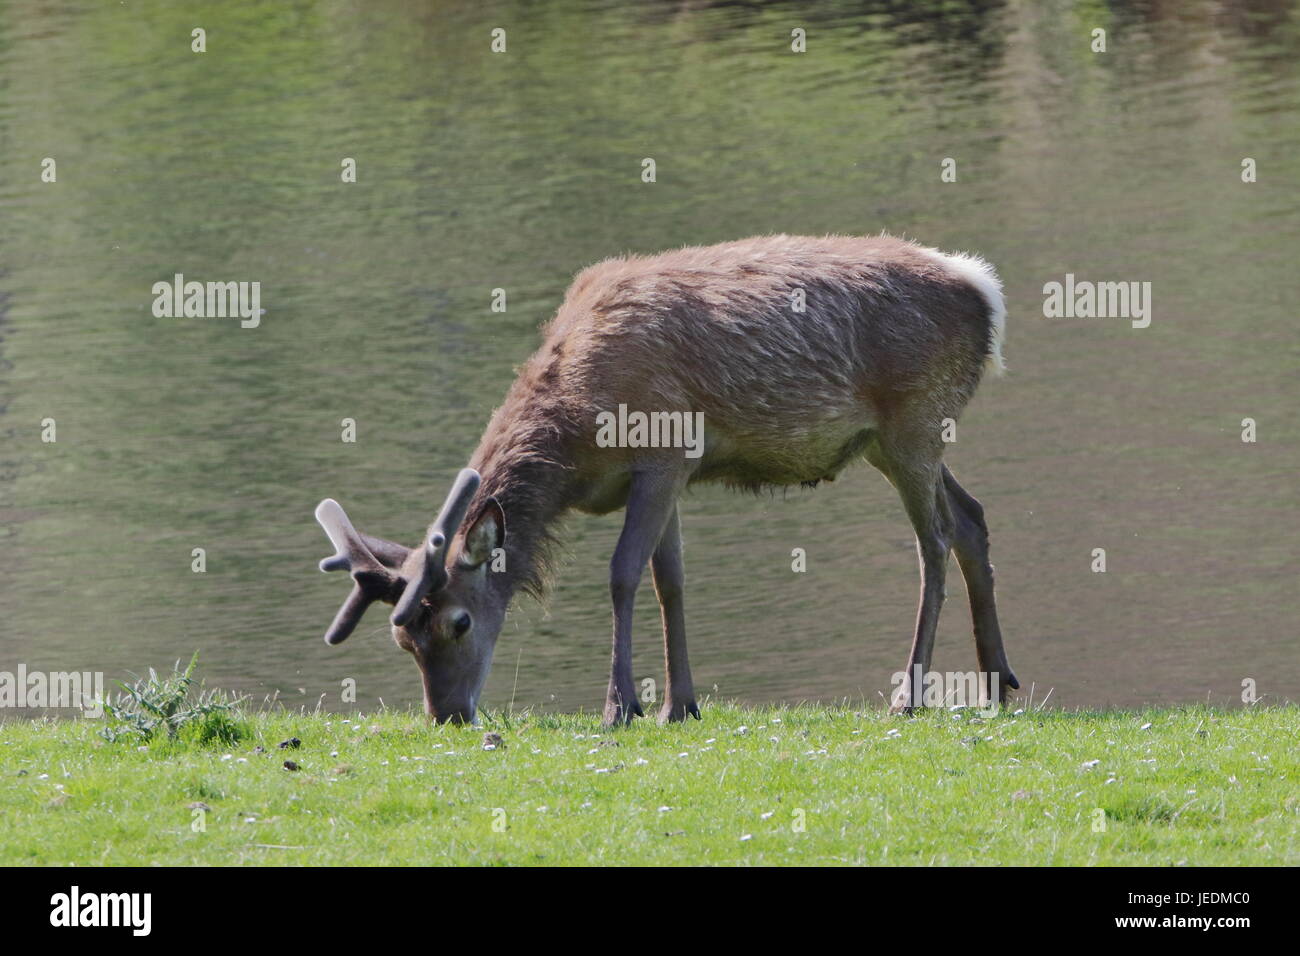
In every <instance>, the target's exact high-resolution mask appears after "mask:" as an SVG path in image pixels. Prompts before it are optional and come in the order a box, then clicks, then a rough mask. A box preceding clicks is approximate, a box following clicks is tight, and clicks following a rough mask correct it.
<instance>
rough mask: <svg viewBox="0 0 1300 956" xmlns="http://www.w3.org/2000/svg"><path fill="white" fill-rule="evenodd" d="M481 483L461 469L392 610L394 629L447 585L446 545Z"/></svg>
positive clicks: (391, 619)
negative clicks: (427, 597)
mask: <svg viewBox="0 0 1300 956" xmlns="http://www.w3.org/2000/svg"><path fill="white" fill-rule="evenodd" d="M480 480H481V479H480V478H479V473H478V472H477V471H475V470H474V469H473V468H462V469H461V472H460V474H459V475H457V476H456V483H455V484H454V485H452V486H451V492H450V493H449V494H448V495H447V500H446V502H444V503H443V506H442V510H441V511H439V512H438V517H437V518H435V519H434V522H433V524H432V525H430V526H429V534H428V538H427V540H426V541H425V545H424V549H423V550H422V551H421V552H420V555H421V556H420V562H419V568H418V573H417V574H415V575H414V576H413V577H412V578H411V580H410V582H409V583H408V584H407V585H406V590H405V591H403V592H402V597H401V599H400V600H399V601H398V602H397V607H395V608H393V614H392V617H391V618H389V620H390V621H391V622H392V624H393V626H394V627H405V626H406V625H407V624H409V623H410V622H411V619H412V618H414V617H415V612H416V610H417V609H418V608H419V606H420V602H421V601H422V600H424V596H425V595H426V594H429V593H430V592H432V591H436V590H438V589H439V588H441V587H443V586H444V585H445V584H446V583H447V543H448V542H449V541H450V540H451V539H452V538H454V537H455V536H456V531H457V529H459V528H460V523H461V522H462V521H464V520H465V512H466V511H468V510H469V503H470V502H471V501H472V500H473V499H474V493H475V492H476V491H478V486H479V481H480ZM340 613H342V612H340Z"/></svg>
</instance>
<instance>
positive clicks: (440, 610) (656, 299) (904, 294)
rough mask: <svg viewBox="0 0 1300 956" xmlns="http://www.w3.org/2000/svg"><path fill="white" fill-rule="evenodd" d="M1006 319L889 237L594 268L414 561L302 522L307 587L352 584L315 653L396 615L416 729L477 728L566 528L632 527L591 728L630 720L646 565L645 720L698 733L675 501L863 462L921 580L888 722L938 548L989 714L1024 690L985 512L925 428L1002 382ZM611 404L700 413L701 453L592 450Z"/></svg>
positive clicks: (789, 242)
mask: <svg viewBox="0 0 1300 956" xmlns="http://www.w3.org/2000/svg"><path fill="white" fill-rule="evenodd" d="M1005 314H1006V313H1005V308H1004V305H1003V300H1002V290H1001V283H1000V282H999V280H998V278H997V276H996V274H995V273H994V271H993V269H992V267H990V266H989V265H988V264H987V263H985V262H984V261H983V260H981V259H979V258H977V257H975V256H969V255H946V254H944V253H941V252H938V251H936V250H934V249H928V248H925V247H922V246H918V245H915V244H913V243H910V242H905V241H902V240H899V239H894V238H890V237H888V236H879V237H873V238H855V237H843V236H831V237H826V238H809V237H802V236H766V237H761V238H753V239H745V240H741V241H739V242H729V243H724V244H722V245H716V246H707V247H692V248H685V249H678V250H676V251H673V252H666V253H663V254H661V255H657V256H648V257H641V256H629V257H626V258H618V259H610V260H607V261H605V262H601V263H599V264H597V265H594V266H592V267H590V268H588V269H586V270H584V271H583V272H581V273H580V274H579V275H578V277H577V278H576V279H575V280H574V282H573V284H572V285H571V286H570V287H569V290H568V293H567V295H566V296H565V299H564V303H563V304H562V305H561V306H560V309H559V311H558V312H557V314H556V316H555V318H554V319H553V320H552V321H551V322H550V324H549V326H548V327H547V328H546V337H545V341H544V343H543V344H542V347H541V349H540V350H539V351H538V352H537V353H536V354H534V355H533V356H532V358H531V359H529V361H528V363H527V364H526V365H525V366H524V368H523V370H522V371H521V372H520V374H519V377H518V378H517V379H516V381H515V383H514V385H513V386H512V387H511V389H510V391H509V393H508V394H507V395H506V399H505V403H504V404H503V405H502V406H501V407H500V408H498V409H497V411H496V412H495V414H494V415H493V416H492V420H491V422H490V423H489V424H488V427H487V431H486V432H484V434H483V438H482V440H481V441H480V442H479V446H478V449H477V450H476V451H475V452H474V455H473V457H472V458H471V460H470V467H469V468H466V469H464V470H463V471H461V473H460V476H459V477H458V478H457V480H456V483H455V485H454V487H453V488H452V490H451V493H450V494H449V495H448V497H447V500H446V502H445V503H444V504H443V506H442V510H441V511H440V512H439V514H438V517H437V519H436V520H435V521H434V522H433V525H432V526H431V527H430V528H429V531H428V534H427V535H426V536H425V539H424V541H423V542H422V543H421V544H420V545H419V546H417V547H415V548H413V549H410V550H408V549H407V548H405V547H403V546H401V545H399V544H394V543H392V542H390V541H384V540H381V539H378V538H373V537H370V536H369V535H365V534H360V533H358V532H357V531H356V530H355V529H354V528H353V526H352V524H351V523H350V522H349V521H348V518H347V516H346V515H345V514H344V512H343V509H342V508H340V507H339V505H338V504H337V503H336V502H335V501H333V500H332V499H326V500H325V501H323V502H322V503H321V504H320V506H319V507H318V508H317V510H316V517H317V520H319V521H320V523H321V525H322V526H323V527H324V528H325V531H326V533H327V534H328V535H329V538H330V540H331V542H332V543H333V544H334V547H335V550H336V553H335V555H334V556H333V557H330V558H327V559H326V560H325V561H322V562H321V569H322V570H325V571H332V570H347V571H349V572H350V573H351V575H352V578H353V580H354V582H355V586H354V587H353V589H352V594H351V596H350V597H349V598H348V600H347V602H346V603H345V604H344V605H343V607H342V609H341V610H340V611H339V613H338V615H337V616H336V617H335V618H334V622H333V624H332V625H331V626H330V628H329V631H328V632H327V633H326V635H325V640H326V642H327V643H329V644H338V643H339V642H340V641H342V640H344V639H345V638H346V637H347V636H348V635H349V634H350V633H351V632H352V630H353V629H354V628H355V627H356V625H357V622H358V621H359V620H360V618H361V615H362V614H363V613H364V612H365V610H366V608H367V607H368V606H369V605H370V604H371V603H373V602H374V601H383V602H385V603H387V604H392V605H394V608H393V613H392V617H391V624H392V628H393V638H394V640H395V641H396V642H397V644H398V645H399V646H400V647H402V648H404V649H405V650H407V651H409V652H410V653H411V654H412V655H413V656H414V657H415V660H416V663H418V664H419V667H420V672H421V674H422V675H423V678H424V705H425V710H426V711H427V712H428V713H429V714H430V715H431V716H432V717H434V718H435V719H436V720H437V721H439V722H442V721H446V720H453V721H457V722H462V721H472V720H473V719H474V714H475V709H476V707H477V706H478V702H479V694H480V693H481V691H482V688H483V684H484V682H485V681H486V679H487V674H488V669H489V667H490V666H491V662H492V652H493V649H494V647H495V645H496V640H497V635H498V633H499V632H500V630H501V626H502V623H503V621H504V619H505V614H506V608H507V606H508V605H509V604H510V602H511V600H512V598H513V597H514V595H515V593H516V592H517V591H520V590H522V591H524V592H527V593H531V594H533V595H535V596H540V595H541V594H542V592H543V591H544V589H545V587H546V584H547V581H548V579H549V576H550V572H551V568H552V562H553V556H554V549H555V544H556V537H555V535H556V527H557V523H558V521H559V519H560V518H561V516H563V515H564V514H565V513H566V512H567V511H569V510H570V509H578V510H580V511H585V512H589V513H594V514H605V513H608V512H610V511H613V510H615V509H617V508H626V517H625V518H624V521H623V532H622V535H621V536H620V537H619V540H618V545H617V547H616V548H615V550H614V556H613V560H612V561H611V563H610V578H609V590H610V597H611V598H612V600H613V605H614V653H613V663H612V666H611V669H610V678H609V689H608V692H607V694H606V697H605V711H604V718H605V723H606V725H614V724H622V723H627V722H629V721H630V720H631V719H632V717H633V716H636V715H640V714H641V707H640V705H639V704H638V702H637V696H636V689H635V686H634V683H633V678H632V607H633V601H634V599H635V597H636V591H637V587H638V585H639V583H640V581H641V575H642V572H643V571H644V569H645V566H646V564H647V563H649V564H650V566H651V568H652V570H653V574H654V585H655V590H656V592H657V593H658V596H659V603H660V606H661V608H662V612H663V631H664V657H665V660H666V665H667V683H666V691H665V699H664V703H663V708H662V710H661V711H660V714H659V719H660V720H661V721H676V720H682V719H684V718H685V716H686V715H687V714H691V715H693V716H695V717H697V718H698V717H699V709H698V708H697V706H696V702H695V689H694V685H693V683H692V681H691V670H690V665H689V664H688V662H687V656H686V614H685V610H684V607H683V603H682V594H683V585H684V581H685V573H684V570H683V565H682V542H681V531H680V528H679V524H678V518H677V498H678V496H679V495H681V493H682V491H683V490H684V489H685V488H686V486H687V485H689V484H692V483H694V482H702V481H720V482H723V483H725V484H729V485H732V486H736V487H739V488H744V489H761V488H766V487H775V486H787V485H797V484H808V483H814V484H815V483H816V482H818V481H820V480H823V479H825V480H827V481H829V480H831V479H833V478H834V477H835V476H836V474H837V473H838V472H839V471H840V470H841V469H843V468H844V467H845V466H846V465H848V464H849V463H850V462H851V461H853V460H854V459H856V458H858V457H865V458H866V459H867V461H869V462H870V463H871V464H872V465H874V466H875V467H876V468H878V469H879V470H880V471H881V472H882V473H883V474H884V475H885V477H886V478H887V479H888V480H889V481H890V482H891V483H892V484H893V485H894V487H895V488H896V489H897V490H898V493H899V495H900V497H901V498H902V500H903V506H904V508H905V509H906V511H907V516H908V518H909V519H910V520H911V522H912V527H913V529H914V530H915V532H916V543H917V550H918V552H919V555H920V563H921V599H920V610H919V612H918V614H917V619H916V628H915V636H914V637H913V640H912V650H911V655H910V658H909V660H908V666H907V672H908V674H910V675H914V676H913V678H912V679H909V680H908V681H906V682H904V683H903V684H902V686H901V687H899V689H898V691H897V693H896V694H895V696H894V699H893V701H892V704H893V706H892V709H893V710H894V711H895V712H898V711H908V710H910V709H911V708H912V706H913V705H914V704H915V705H917V706H919V705H920V704H921V703H922V697H921V690H922V685H921V683H920V681H921V677H922V674H924V673H925V672H928V671H929V668H930V656H931V650H932V648H933V646H934V634H935V625H936V623H937V621H938V617H939V607H940V605H941V604H942V603H943V597H944V574H945V569H946V566H947V562H948V552H949V550H950V549H951V550H955V551H956V553H957V560H958V564H959V565H960V567H961V571H962V574H963V575H964V576H965V579H966V586H967V590H968V592H969V596H970V607H971V614H972V617H973V619H974V630H975V650H976V655H977V658H978V662H979V669H980V671H981V673H982V674H984V675H985V677H984V680H983V693H986V694H988V695H989V699H992V695H993V694H996V695H997V699H998V700H999V701H1002V702H1004V701H1005V700H1006V697H1007V693H1008V688H1017V687H1019V686H1020V685H1019V684H1018V683H1017V681H1016V678H1015V676H1014V675H1013V674H1012V673H1011V669H1010V667H1008V665H1007V658H1006V652H1005V651H1004V650H1003V647H1002V634H1001V631H1000V630H999V628H998V618H997V610H996V607H995V604H994V597H993V568H992V566H991V565H990V564H989V557H988V530H987V527H986V526H985V523H984V512H983V509H982V508H981V507H980V504H979V502H978V501H976V500H975V499H974V498H973V497H971V496H970V495H969V494H967V493H966V491H965V490H964V489H963V488H962V487H961V485H959V484H957V479H956V478H954V477H953V475H952V472H950V471H949V470H948V468H947V466H945V465H944V464H943V461H942V455H943V448H944V442H943V440H942V436H941V430H942V428H943V423H944V419H948V418H951V419H956V418H957V416H958V415H959V414H960V413H961V411H962V409H963V407H964V406H965V405H966V403H967V402H968V401H969V399H970V397H971V395H972V394H974V392H975V388H976V386H977V385H978V384H979V381H980V378H981V375H982V374H983V370H984V367H985V365H986V364H991V365H992V366H993V367H994V369H995V370H1000V369H1001V367H1002V354H1001V348H1002V338H1003V327H1004V319H1005ZM620 405H623V406H626V407H627V408H630V409H633V410H640V411H642V412H645V413H650V412H669V413H681V415H682V416H685V415H689V414H691V413H697V412H702V413H703V416H704V417H703V421H704V423H705V434H704V437H703V447H702V450H698V449H697V454H696V456H695V457H691V456H688V455H687V454H685V453H684V452H683V449H682V448H680V447H677V448H673V447H602V444H601V443H598V442H597V441H596V436H597V433H598V418H599V417H600V416H601V414H602V413H612V412H614V411H615V410H617V409H619V406H620ZM660 444H664V443H660ZM501 559H504V561H503V562H502V560H501ZM918 665H919V666H918Z"/></svg>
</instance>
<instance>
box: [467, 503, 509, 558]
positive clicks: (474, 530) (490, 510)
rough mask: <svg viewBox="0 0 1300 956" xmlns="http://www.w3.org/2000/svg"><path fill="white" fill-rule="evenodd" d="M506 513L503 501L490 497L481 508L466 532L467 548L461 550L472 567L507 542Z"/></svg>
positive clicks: (490, 555)
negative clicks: (502, 508)
mask: <svg viewBox="0 0 1300 956" xmlns="http://www.w3.org/2000/svg"><path fill="white" fill-rule="evenodd" d="M505 541H506V514H505V512H504V511H502V510H501V502H499V501H497V500H496V499H495V498H489V499H488V500H487V501H486V502H484V504H483V507H482V508H480V509H479V512H478V517H476V518H475V519H474V523H473V524H471V525H470V526H469V530H468V531H466V532H465V550H464V551H463V552H461V557H462V560H463V561H464V562H465V563H466V564H468V565H470V566H471V567H478V566H479V565H480V564H482V563H483V562H484V561H486V560H487V559H488V558H490V557H492V551H493V549H495V548H499V547H501V546H502V545H504V544H505Z"/></svg>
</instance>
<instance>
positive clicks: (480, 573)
mask: <svg viewBox="0 0 1300 956" xmlns="http://www.w3.org/2000/svg"><path fill="white" fill-rule="evenodd" d="M478 486H479V474H478V472H476V471H474V470H473V469H472V468H466V469H463V470H462V471H461V473H460V474H459V475H458V476H457V478H456V483H455V484H454V485H452V489H451V493H450V494H448V496H447V500H446V502H445V503H444V504H443V506H442V510H441V511H440V512H439V513H438V517H437V518H436V519H435V520H434V522H433V524H432V525H430V526H429V530H428V533H427V534H426V535H425V538H424V541H423V542H422V543H421V545H420V546H419V547H416V548H410V549H408V548H405V547H403V546H402V545H400V544H395V543H394V542H392V541H385V540H383V539H382V538H374V537H371V536H370V535H366V534H361V533H360V532H358V531H357V530H356V528H354V527H353V526H352V522H351V521H349V520H348V516H347V514H346V513H344V511H343V509H342V507H340V506H339V503H338V502H337V501H335V500H334V499H333V498H326V499H325V500H324V501H322V502H321V503H320V505H319V506H317V508H316V520H317V521H319V522H320V525H321V527H322V528H324V529H325V534H326V535H328V536H329V539H330V542H331V543H332V544H333V545H334V552H335V553H334V554H333V555H332V556H331V557H328V558H326V559H325V560H324V561H322V562H321V563H320V569H321V570H322V571H347V572H348V573H349V574H351V575H352V581H353V587H352V593H351V594H350V595H349V596H348V599H347V600H346V601H344V602H343V607H341V608H340V609H339V612H338V614H336V615H335V616H334V622H333V623H332V624H331V625H330V626H329V630H327V631H326V632H325V643H327V644H341V643H342V642H343V641H345V640H347V638H348V635H350V634H351V633H352V632H353V630H355V629H356V626H357V624H358V623H359V622H360V620H361V617H362V615H363V614H365V612H366V609H367V608H368V607H370V605H371V604H373V603H374V602H375V601H382V602H384V603H385V604H391V605H393V613H392V615H391V616H390V618H389V623H390V624H391V625H392V628H393V640H394V641H396V642H397V645H398V647H401V648H402V649H403V650H405V651H407V652H409V653H410V654H411V656H413V657H414V658H415V662H416V664H418V665H419V668H420V674H421V675H422V677H423V681H424V709H425V711H426V712H427V713H428V714H429V715H430V716H431V717H433V718H434V719H435V720H437V721H438V722H439V723H443V722H444V721H448V720H451V721H454V722H456V723H469V722H472V721H473V719H474V713H475V710H476V708H477V705H478V698H479V694H480V693H481V692H482V690H483V684H484V682H485V681H486V680H487V674H488V670H489V668H490V667H491V665H492V651H493V649H494V648H495V647H496V640H497V635H498V634H499V633H500V631H501V625H502V622H503V621H504V620H505V609H506V604H507V603H508V602H509V594H508V593H507V591H506V589H505V588H504V587H503V586H502V585H501V584H499V583H498V582H496V581H494V580H493V578H494V577H499V576H494V575H492V574H491V573H490V572H489V570H488V562H489V559H490V558H491V556H492V551H493V550H494V549H495V548H499V547H501V546H502V545H503V543H504V541H505V527H506V525H505V515H504V514H503V513H502V511H501V505H500V504H499V503H498V502H497V500H496V499H495V498H489V499H488V500H487V501H486V502H484V504H483V505H482V506H481V507H480V508H479V510H478V513H477V514H476V515H475V516H474V519H473V521H471V522H470V523H469V526H468V528H467V529H466V531H465V533H464V534H463V535H458V531H459V529H460V526H461V524H462V523H464V521H465V515H466V513H467V511H468V510H469V506H470V502H471V501H472V500H473V499H474V494H475V492H476V491H477V490H478Z"/></svg>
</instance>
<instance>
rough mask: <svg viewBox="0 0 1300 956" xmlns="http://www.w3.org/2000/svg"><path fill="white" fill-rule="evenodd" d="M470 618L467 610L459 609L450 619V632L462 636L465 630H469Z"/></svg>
mask: <svg viewBox="0 0 1300 956" xmlns="http://www.w3.org/2000/svg"><path fill="white" fill-rule="evenodd" d="M470 623H471V622H470V618H469V612H468V611H461V612H460V613H459V614H457V615H456V616H455V617H453V618H452V619H451V633H452V635H453V636H455V637H464V636H465V632H466V631H468V630H469V626H470Z"/></svg>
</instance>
